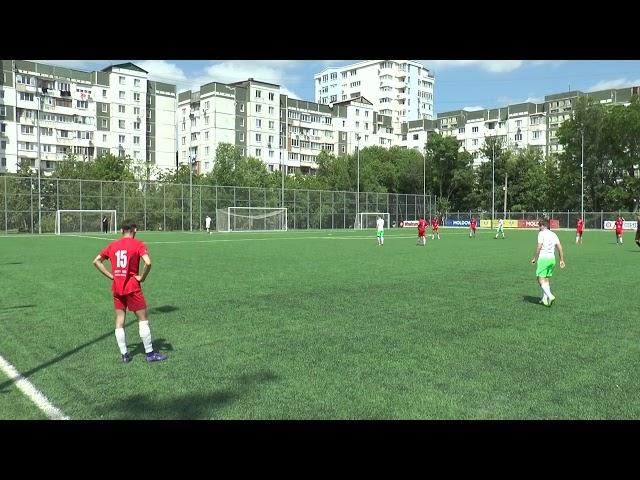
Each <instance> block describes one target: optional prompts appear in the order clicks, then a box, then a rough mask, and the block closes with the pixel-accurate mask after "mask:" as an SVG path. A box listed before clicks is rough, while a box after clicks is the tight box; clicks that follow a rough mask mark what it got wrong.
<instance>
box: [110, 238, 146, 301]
mask: <svg viewBox="0 0 640 480" xmlns="http://www.w3.org/2000/svg"><path fill="white" fill-rule="evenodd" d="M147 253H148V251H147V246H146V245H145V244H144V243H142V242H141V241H140V240H136V239H135V238H130V237H123V238H121V239H119V240H116V241H115V242H111V243H110V244H109V245H107V247H106V248H105V249H104V250H102V252H100V256H101V257H102V258H108V259H109V261H110V262H111V271H112V273H113V285H112V286H111V289H112V290H113V293H114V295H128V294H130V293H133V292H139V291H141V290H142V289H141V288H140V282H138V280H136V278H135V276H136V275H138V269H139V266H140V257H142V255H146V254H147Z"/></svg>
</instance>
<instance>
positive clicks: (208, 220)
mask: <svg viewBox="0 0 640 480" xmlns="http://www.w3.org/2000/svg"><path fill="white" fill-rule="evenodd" d="M204 225H205V226H206V227H207V233H208V234H209V235H211V230H210V228H211V217H210V216H209V215H207V218H205V219H204Z"/></svg>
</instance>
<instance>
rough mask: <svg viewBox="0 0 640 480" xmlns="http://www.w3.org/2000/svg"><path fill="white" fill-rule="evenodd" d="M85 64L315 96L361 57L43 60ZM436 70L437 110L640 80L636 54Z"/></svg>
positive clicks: (438, 65) (456, 63)
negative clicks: (325, 73) (325, 76)
mask: <svg viewBox="0 0 640 480" xmlns="http://www.w3.org/2000/svg"><path fill="white" fill-rule="evenodd" d="M39 61H41V62H44V63H52V64H58V65H64V66H68V67H71V68H78V69H81V70H93V69H102V68H104V67H106V66H108V65H110V64H112V63H121V62H128V61H131V62H133V63H135V64H136V65H139V66H140V67H142V68H144V69H145V70H148V71H149V73H150V77H151V78H152V79H155V80H159V81H163V82H166V83H174V84H176V85H177V86H178V89H179V90H185V89H189V88H196V89H197V88H198V86H199V85H202V84H204V83H207V82H211V81H219V82H224V83H227V82H234V81H239V80H246V79H247V78H249V77H253V78H255V79H256V80H262V81H265V82H270V83H277V84H279V85H281V86H282V87H283V89H284V90H285V93H288V94H290V95H291V96H294V97H296V98H300V99H303V100H311V101H313V100H314V85H313V75H314V73H318V72H320V71H321V70H323V69H324V68H327V67H329V66H341V65H347V64H349V63H354V62H356V61H358V60H350V61H342V60H39ZM419 61H420V62H422V63H424V64H425V65H426V66H427V67H428V68H429V69H430V70H431V71H432V72H433V73H434V74H435V90H434V103H435V105H434V111H435V112H436V113H440V112H446V111H449V110H456V109H461V108H469V109H477V108H480V107H482V108H495V107H501V106H505V105H508V104H510V103H518V102H524V101H541V100H543V99H544V96H545V95H549V94H552V93H559V92H565V91H567V90H568V89H569V88H571V89H572V90H582V91H594V90H604V89H606V88H622V87H626V86H631V85H640V61H638V60H419Z"/></svg>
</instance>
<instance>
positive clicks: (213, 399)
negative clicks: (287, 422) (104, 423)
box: [106, 370, 279, 420]
mask: <svg viewBox="0 0 640 480" xmlns="http://www.w3.org/2000/svg"><path fill="white" fill-rule="evenodd" d="M278 378H279V377H278V376H277V375H276V374H274V373H273V372H271V371H268V370H265V371H258V372H255V373H252V374H246V375H240V376H239V377H236V378H235V379H233V380H232V384H233V385H232V386H231V387H227V388H223V389H220V390H217V391H213V392H210V393H193V394H188V395H180V396H176V397H172V398H169V399H158V398H156V397H152V396H149V395H141V394H137V395H131V396H128V397H125V398H122V399H120V400H118V401H117V402H114V403H113V404H111V405H108V406H106V411H107V412H112V413H115V415H116V417H117V418H118V419H120V420H142V419H154V420H208V419H210V418H211V413H212V412H213V411H215V410H217V409H220V408H223V407H225V406H227V405H230V404H231V403H233V402H235V401H237V400H239V399H240V398H242V396H243V395H246V394H247V393H249V390H250V389H252V388H255V387H257V386H259V385H261V384H264V383H267V382H273V381H276V380H278Z"/></svg>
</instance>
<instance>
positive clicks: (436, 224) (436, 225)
mask: <svg viewBox="0 0 640 480" xmlns="http://www.w3.org/2000/svg"><path fill="white" fill-rule="evenodd" d="M439 226H440V221H439V220H438V217H433V220H431V240H433V239H434V238H435V236H436V235H438V240H440V232H439V231H438V228H439Z"/></svg>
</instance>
